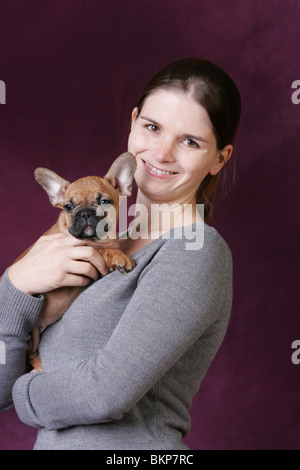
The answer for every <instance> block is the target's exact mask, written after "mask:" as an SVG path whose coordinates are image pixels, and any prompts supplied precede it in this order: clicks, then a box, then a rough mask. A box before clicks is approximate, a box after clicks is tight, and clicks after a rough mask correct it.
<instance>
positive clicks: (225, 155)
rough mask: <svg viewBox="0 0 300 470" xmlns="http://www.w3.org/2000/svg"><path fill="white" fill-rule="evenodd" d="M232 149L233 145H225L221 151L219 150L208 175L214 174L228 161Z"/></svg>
mask: <svg viewBox="0 0 300 470" xmlns="http://www.w3.org/2000/svg"><path fill="white" fill-rule="evenodd" d="M232 150H233V146H232V145H231V144H230V145H226V146H225V147H224V148H223V150H221V152H219V155H218V158H217V161H216V163H214V165H213V167H212V168H211V170H210V172H209V173H210V175H216V174H217V173H219V171H220V170H221V168H222V167H223V166H224V165H225V163H226V162H228V160H229V158H230V157H231V154H232Z"/></svg>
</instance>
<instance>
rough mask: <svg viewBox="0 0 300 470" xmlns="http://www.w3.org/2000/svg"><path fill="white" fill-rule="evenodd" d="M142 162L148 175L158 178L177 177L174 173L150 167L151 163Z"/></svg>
mask: <svg viewBox="0 0 300 470" xmlns="http://www.w3.org/2000/svg"><path fill="white" fill-rule="evenodd" d="M142 162H143V163H144V166H145V168H146V170H147V172H148V173H150V175H154V176H157V177H159V178H167V177H170V176H174V175H177V173H176V172H174V171H168V170H163V169H161V168H156V167H155V166H153V165H151V163H149V162H146V161H145V160H142Z"/></svg>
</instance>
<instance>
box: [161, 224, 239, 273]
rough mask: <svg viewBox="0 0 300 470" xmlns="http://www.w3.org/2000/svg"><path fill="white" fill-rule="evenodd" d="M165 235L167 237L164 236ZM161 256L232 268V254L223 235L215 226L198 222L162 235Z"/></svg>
mask: <svg viewBox="0 0 300 470" xmlns="http://www.w3.org/2000/svg"><path fill="white" fill-rule="evenodd" d="M164 237H165V238H164ZM162 238H163V240H164V243H162V245H161V247H160V250H159V253H158V254H159V256H162V257H171V258H172V257H173V258H177V257H179V258H180V261H181V262H182V261H184V260H185V261H186V262H188V263H189V265H195V266H201V267H202V269H203V265H204V264H206V265H207V266H211V265H216V266H219V267H220V268H221V267H223V268H227V269H231V266H232V254H231V250H230V248H229V246H228V245H227V243H226V242H225V240H224V239H223V238H222V236H221V235H220V234H219V233H218V232H217V230H216V229H214V228H213V227H211V226H209V225H207V224H204V223H197V224H193V225H190V226H187V227H180V228H176V229H173V230H171V231H170V232H168V233H167V234H165V236H162Z"/></svg>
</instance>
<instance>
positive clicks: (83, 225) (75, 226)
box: [69, 209, 111, 241]
mask: <svg viewBox="0 0 300 470" xmlns="http://www.w3.org/2000/svg"><path fill="white" fill-rule="evenodd" d="M100 222H101V223H100ZM110 228H111V227H110V224H109V222H108V220H107V219H106V218H105V216H97V215H96V212H95V211H94V210H91V209H84V210H81V211H79V212H78V213H77V214H76V215H75V216H74V218H73V219H72V222H71V225H70V226H69V232H70V234H71V235H73V237H75V238H79V239H85V240H92V241H93V240H99V239H101V238H104V237H105V235H106V234H107V233H108V232H109V230H110Z"/></svg>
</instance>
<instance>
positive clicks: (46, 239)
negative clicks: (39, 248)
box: [39, 232, 66, 241]
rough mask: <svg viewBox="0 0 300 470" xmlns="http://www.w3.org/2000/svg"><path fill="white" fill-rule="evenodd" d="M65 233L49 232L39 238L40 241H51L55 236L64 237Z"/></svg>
mask: <svg viewBox="0 0 300 470" xmlns="http://www.w3.org/2000/svg"><path fill="white" fill-rule="evenodd" d="M65 236H66V235H64V234H63V233H61V232H59V233H51V234H49V235H42V236H41V237H40V238H39V240H41V241H51V240H56V239H57V238H63V237H65Z"/></svg>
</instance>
